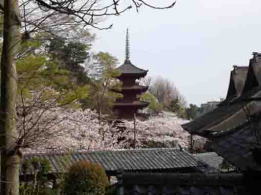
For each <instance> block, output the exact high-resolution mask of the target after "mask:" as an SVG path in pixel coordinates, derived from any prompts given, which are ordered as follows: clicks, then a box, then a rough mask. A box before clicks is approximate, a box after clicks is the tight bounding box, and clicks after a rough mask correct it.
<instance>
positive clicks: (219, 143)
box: [212, 120, 261, 171]
mask: <svg viewBox="0 0 261 195" xmlns="http://www.w3.org/2000/svg"><path fill="white" fill-rule="evenodd" d="M260 129H261V120H260V121H259V122H247V123H245V124H243V125H241V126H239V127H237V128H235V129H231V130H230V131H226V132H222V133H219V134H217V135H216V137H215V139H214V141H213V143H212V147H213V150H215V152H217V153H218V154H219V155H221V156H222V157H224V158H225V159H226V160H227V161H229V162H230V163H231V164H233V165H235V166H236V167H238V168H239V169H241V170H243V171H246V170H248V169H252V170H258V171H261V164H259V163H257V162H256V160H255V158H254V155H253V148H254V147H255V146H256V144H257V137H258V134H257V131H260Z"/></svg>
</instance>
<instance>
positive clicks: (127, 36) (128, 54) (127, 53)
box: [125, 28, 130, 61]
mask: <svg viewBox="0 0 261 195" xmlns="http://www.w3.org/2000/svg"><path fill="white" fill-rule="evenodd" d="M125 47H126V48H125V52H126V53H125V55H126V56H125V61H129V60H130V46H129V29H128V28H127V32H126V46H125Z"/></svg>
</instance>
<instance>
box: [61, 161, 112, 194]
mask: <svg viewBox="0 0 261 195" xmlns="http://www.w3.org/2000/svg"><path fill="white" fill-rule="evenodd" d="M108 186H109V181H108V178H107V176H106V173H105V170H104V169H103V167H101V166H100V165H98V164H96V163H92V162H88V161H79V162H77V163H75V164H73V165H72V166H71V167H70V168H69V171H68V173H67V174H66V175H65V178H64V194H66V195H74V194H75V195H77V194H88V195H104V194H105V191H106V188H107V187H108Z"/></svg>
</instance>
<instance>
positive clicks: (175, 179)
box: [120, 173, 248, 195]
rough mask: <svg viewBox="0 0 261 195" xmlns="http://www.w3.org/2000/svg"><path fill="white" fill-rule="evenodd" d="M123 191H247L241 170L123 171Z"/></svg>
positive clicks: (167, 194) (128, 194) (130, 194)
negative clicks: (185, 171)
mask: <svg viewBox="0 0 261 195" xmlns="http://www.w3.org/2000/svg"><path fill="white" fill-rule="evenodd" d="M121 182H122V185H121V186H122V188H121V190H122V191H121V192H122V193H120V194H124V195H134V194H136V195H160V194H162V195H174V194H179V195H204V194H213V195H214V194H215V195H225V194H227V195H230V194H231V195H232V194H244V195H246V194H248V193H247V192H246V189H245V186H244V182H243V176H242V175H241V174H226V175H224V174H208V175H203V174H193V173H192V174H188V173H184V174H177V173H176V174H166V173H165V174H164V173H153V174H147V173H124V174H123V176H122V178H121Z"/></svg>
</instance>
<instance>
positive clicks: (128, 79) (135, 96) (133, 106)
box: [114, 30, 148, 119]
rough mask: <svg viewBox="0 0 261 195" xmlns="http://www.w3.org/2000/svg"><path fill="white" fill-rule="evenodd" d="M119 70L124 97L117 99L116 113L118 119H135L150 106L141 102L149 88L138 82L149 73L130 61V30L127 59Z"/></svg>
mask: <svg viewBox="0 0 261 195" xmlns="http://www.w3.org/2000/svg"><path fill="white" fill-rule="evenodd" d="M117 70H118V71H119V72H120V75H119V76H118V79H119V80H120V81H121V82H122V88H121V91H120V93H121V94H122V96H123V97H122V98H119V99H117V101H116V103H115V104H114V111H115V113H116V115H117V117H118V118H124V119H133V118H134V117H135V114H136V113H137V111H138V110H139V109H142V108H145V107H147V106H148V102H144V101H140V100H139V96H140V95H141V94H142V93H144V92H146V91H147V89H148V86H141V85H139V84H138V82H137V81H136V80H137V79H140V78H142V77H145V76H146V74H147V72H148V71H147V70H143V69H141V68H138V67H136V66H134V65H133V64H132V63H131V61H130V58H129V35H128V30H127V35H126V58H125V61H124V63H123V64H122V65H121V66H119V67H118V68H117Z"/></svg>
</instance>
